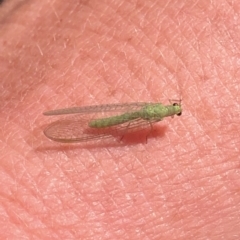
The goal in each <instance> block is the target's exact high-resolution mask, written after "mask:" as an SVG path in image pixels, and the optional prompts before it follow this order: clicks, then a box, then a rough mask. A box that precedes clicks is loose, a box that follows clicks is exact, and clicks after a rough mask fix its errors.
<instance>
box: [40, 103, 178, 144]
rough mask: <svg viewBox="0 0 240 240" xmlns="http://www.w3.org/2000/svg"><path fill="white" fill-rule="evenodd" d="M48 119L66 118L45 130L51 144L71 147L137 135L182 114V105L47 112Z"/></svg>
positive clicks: (112, 105)
mask: <svg viewBox="0 0 240 240" xmlns="http://www.w3.org/2000/svg"><path fill="white" fill-rule="evenodd" d="M43 114H44V115H47V116H54V115H69V116H67V117H65V118H63V119H60V120H58V121H55V122H53V123H51V124H50V125H48V126H47V128H46V129H45V130H44V134H45V135H46V137H48V138H49V139H51V140H53V141H57V142H64V143H73V142H87V141H91V140H101V139H104V138H110V137H114V136H121V135H122V136H123V135H124V134H125V133H129V132H131V131H136V130H139V129H142V128H146V126H149V125H150V126H151V128H152V123H155V122H159V121H161V120H162V119H163V118H164V117H168V116H174V115H178V116H180V115H181V114H182V107H181V101H179V103H172V104H171V105H163V104H161V103H146V102H138V103H124V104H105V105H93V106H85V107H72V108H64V109H56V110H50V111H47V112H44V113H43Z"/></svg>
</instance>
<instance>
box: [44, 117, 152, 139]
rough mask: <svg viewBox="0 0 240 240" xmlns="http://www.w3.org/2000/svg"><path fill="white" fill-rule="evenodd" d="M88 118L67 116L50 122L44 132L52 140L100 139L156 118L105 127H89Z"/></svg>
mask: <svg viewBox="0 0 240 240" xmlns="http://www.w3.org/2000/svg"><path fill="white" fill-rule="evenodd" d="M88 122H89V119H82V118H81V117H80V115H79V116H78V115H77V116H74V117H73V116H72V117H68V118H66V119H62V120H58V121H56V122H53V123H51V124H50V125H49V126H48V127H47V128H46V129H45V130H44V134H45V135H46V136H47V137H48V138H50V139H51V140H53V141H57V142H65V143H73V142H87V141H92V140H101V139H105V138H114V137H121V136H123V135H125V134H127V133H129V132H133V131H138V130H141V129H143V128H146V127H147V126H149V127H150V126H151V124H152V123H154V122H156V120H150V121H146V120H143V119H141V118H138V119H135V120H133V121H129V122H126V123H123V124H119V125H116V126H112V127H106V128H101V129H97V128H90V127H89V126H88Z"/></svg>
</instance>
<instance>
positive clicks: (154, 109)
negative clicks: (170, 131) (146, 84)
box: [88, 103, 182, 128]
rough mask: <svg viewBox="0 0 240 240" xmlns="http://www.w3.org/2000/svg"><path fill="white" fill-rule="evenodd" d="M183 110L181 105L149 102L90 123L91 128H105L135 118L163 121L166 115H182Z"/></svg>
mask: <svg viewBox="0 0 240 240" xmlns="http://www.w3.org/2000/svg"><path fill="white" fill-rule="evenodd" d="M181 112H182V108H181V105H179V104H173V105H166V106H165V105H162V104H161V103H153V104H147V105H146V106H144V107H142V108H141V109H140V110H138V111H132V112H127V113H124V114H121V115H117V116H112V117H107V118H99V119H94V120H91V121H90V122H89V124H88V126H89V127H91V128H105V127H111V126H115V125H118V124H123V123H126V122H129V121H132V120H135V119H142V120H146V121H155V122H158V121H161V120H162V119H163V118H164V117H168V116H174V115H175V114H176V115H180V114H181Z"/></svg>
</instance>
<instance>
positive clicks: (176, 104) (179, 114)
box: [173, 103, 182, 116]
mask: <svg viewBox="0 0 240 240" xmlns="http://www.w3.org/2000/svg"><path fill="white" fill-rule="evenodd" d="M173 106H180V104H179V103H173ZM176 115H177V116H181V115H182V112H180V113H177V114H176Z"/></svg>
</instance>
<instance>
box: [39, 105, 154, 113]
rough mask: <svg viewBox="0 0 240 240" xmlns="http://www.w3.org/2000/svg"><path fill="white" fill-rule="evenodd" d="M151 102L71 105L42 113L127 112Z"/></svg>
mask: <svg viewBox="0 0 240 240" xmlns="http://www.w3.org/2000/svg"><path fill="white" fill-rule="evenodd" d="M148 104H152V103H146V102H136V103H121V104H105V105H93V106H85V107H72V108H63V109H56V110H50V111H47V112H44V113H43V114H44V115H48V116H51V115H63V114H76V113H78V114H89V113H99V112H129V111H133V110H135V111H136V110H140V109H141V108H142V107H143V106H146V105H148Z"/></svg>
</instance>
